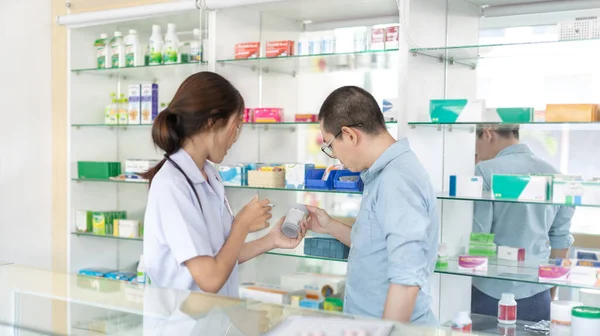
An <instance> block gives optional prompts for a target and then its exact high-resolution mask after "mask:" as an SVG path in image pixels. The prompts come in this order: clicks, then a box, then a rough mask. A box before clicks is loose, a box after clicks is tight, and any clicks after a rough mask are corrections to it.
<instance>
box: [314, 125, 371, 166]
mask: <svg viewBox="0 0 600 336" xmlns="http://www.w3.org/2000/svg"><path fill="white" fill-rule="evenodd" d="M344 127H349V128H352V127H362V124H353V125H348V126H342V128H344ZM343 132H344V131H343V130H340V131H339V132H338V133H337V134H336V135H335V136H334V137H333V139H331V141H329V142H328V143H326V144H324V145H323V146H321V151H322V152H323V153H325V155H327V156H329V157H330V158H332V159H335V158H336V157H335V155H334V154H333V148H332V147H331V144H332V143H333V142H334V141H335V139H337V138H338V137H339V136H340V135H342V133H343Z"/></svg>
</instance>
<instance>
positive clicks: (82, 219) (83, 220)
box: [75, 210, 93, 232]
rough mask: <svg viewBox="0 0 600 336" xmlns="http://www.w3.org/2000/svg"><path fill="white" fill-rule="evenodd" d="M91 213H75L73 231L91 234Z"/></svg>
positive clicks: (77, 211)
mask: <svg viewBox="0 0 600 336" xmlns="http://www.w3.org/2000/svg"><path fill="white" fill-rule="evenodd" d="M92 222H93V213H92V211H88V210H76V211H75V229H76V230H77V232H92V231H93V226H92Z"/></svg>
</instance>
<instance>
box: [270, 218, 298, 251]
mask: <svg viewBox="0 0 600 336" xmlns="http://www.w3.org/2000/svg"><path fill="white" fill-rule="evenodd" d="M284 220H285V217H281V219H280V220H279V221H278V222H277V224H275V226H274V227H273V228H272V229H271V231H269V234H268V235H267V239H268V240H269V242H270V243H271V244H272V246H274V248H282V249H294V248H296V247H297V246H298V245H299V244H300V242H301V241H302V239H304V236H306V222H305V221H304V220H303V221H302V222H301V223H300V232H298V237H297V238H295V239H294V238H288V237H286V236H285V235H284V234H283V233H282V232H281V225H282V224H283V221H284Z"/></svg>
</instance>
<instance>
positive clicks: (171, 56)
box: [163, 23, 180, 64]
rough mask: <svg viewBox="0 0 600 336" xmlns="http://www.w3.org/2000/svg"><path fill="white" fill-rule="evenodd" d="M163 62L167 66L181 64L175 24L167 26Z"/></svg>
mask: <svg viewBox="0 0 600 336" xmlns="http://www.w3.org/2000/svg"><path fill="white" fill-rule="evenodd" d="M163 50H164V51H163V62H164V63H165V64H174V63H179V62H180V59H179V38H178V37H177V32H176V31H175V24H173V23H169V24H168V25H167V34H165V44H164V46H163Z"/></svg>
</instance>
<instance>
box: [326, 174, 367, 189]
mask: <svg viewBox="0 0 600 336" xmlns="http://www.w3.org/2000/svg"><path fill="white" fill-rule="evenodd" d="M344 176H358V180H356V181H352V182H347V181H340V177H344ZM364 187H365V185H364V183H363V181H362V179H361V178H360V173H354V172H351V171H349V170H338V171H336V172H335V173H334V180H333V189H336V190H346V191H363V189H364Z"/></svg>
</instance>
